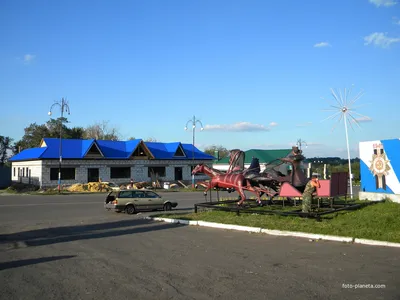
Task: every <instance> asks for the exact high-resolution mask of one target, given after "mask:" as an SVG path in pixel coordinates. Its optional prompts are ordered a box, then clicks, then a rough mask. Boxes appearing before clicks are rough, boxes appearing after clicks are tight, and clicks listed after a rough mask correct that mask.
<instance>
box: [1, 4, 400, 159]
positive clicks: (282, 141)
mask: <svg viewBox="0 0 400 300" xmlns="http://www.w3.org/2000/svg"><path fill="white" fill-rule="evenodd" d="M0 38H1V41H2V47H0V69H1V72H0V82H1V89H0V99H1V103H2V105H1V106H2V116H1V118H0V135H5V136H10V137H12V138H14V140H19V139H20V138H21V137H22V136H23V134H24V128H25V127H27V126H28V125H29V124H30V123H34V122H36V123H38V124H43V123H45V122H46V121H47V120H48V118H49V116H48V115H47V112H48V110H49V108H50V106H51V105H52V104H53V103H54V101H56V100H60V99H61V98H62V97H64V98H66V99H67V100H68V101H69V106H70V110H71V115H70V116H69V117H68V119H69V121H70V122H71V123H70V126H82V127H86V126H88V125H92V124H94V123H96V122H101V121H108V122H109V125H110V126H112V127H115V128H117V129H118V130H119V132H120V133H121V136H122V139H127V138H129V137H131V136H134V137H136V138H143V139H146V138H155V139H157V140H159V141H162V142H172V141H181V142H185V143H191V142H192V132H191V130H189V131H185V130H184V127H185V125H186V123H187V121H188V120H191V119H192V117H193V116H196V119H198V120H200V121H201V123H202V124H203V126H204V128H205V130H203V131H200V130H199V129H200V128H197V130H196V145H197V146H198V147H199V148H200V149H204V147H206V146H210V145H222V146H224V147H226V148H227V149H232V148H240V149H243V150H247V149H251V148H257V149H276V148H289V147H290V146H291V145H292V144H295V143H296V141H297V140H298V139H302V140H304V141H306V143H307V145H308V147H307V148H306V149H304V153H305V155H306V156H309V157H310V156H341V157H347V154H346V138H345V130H344V123H343V122H341V123H340V124H338V126H337V127H336V128H335V129H334V130H333V131H332V128H333V126H334V125H335V124H336V123H337V121H336V120H326V121H323V120H324V119H325V118H327V117H329V116H330V115H332V114H333V113H335V111H323V110H324V109H328V108H330V106H331V105H333V106H338V104H337V102H336V100H335V99H334V97H333V96H332V95H331V90H330V89H331V88H335V89H338V90H341V91H342V93H344V89H345V88H347V89H350V88H352V93H351V95H350V96H348V103H350V102H351V99H353V98H354V97H355V96H356V95H357V94H358V93H359V92H360V91H364V94H363V96H362V97H361V98H360V99H359V100H357V101H356V104H357V105H362V106H361V107H359V108H358V107H357V108H356V112H358V113H360V114H362V115H365V116H367V117H368V118H363V117H362V116H361V115H354V117H355V118H357V119H358V120H360V121H362V122H360V123H359V124H360V126H361V129H360V128H358V127H357V126H356V125H353V126H354V130H352V129H351V128H349V143H350V149H351V155H352V157H354V156H358V143H359V142H360V141H369V140H376V139H390V138H399V134H398V128H400V126H399V125H400V122H399V118H398V114H399V112H398V107H399V104H397V101H399V100H400V99H399V95H400V91H399V90H400V84H399V82H400V3H396V1H395V0H352V1H348V0H336V1H329V0H326V1H320V0H315V1H295V0H293V1H292V0H287V1H264V0H259V1H258V0H254V1H235V0H229V1H225V0H221V1H215V0H212V1H207V0H204V1H194V0H193V1H191V0H189V1H187V0H185V1H184V0H181V1H164V0H160V1H152V0H146V1H128V0H125V1H122V0H121V1H99V0H96V1H94V0H93V1H92V0H88V1H74V0H70V1H18V0H14V1H11V0H5V1H2V2H1V4H0ZM342 96H343V94H342ZM322 98H324V99H322ZM354 106H356V105H354ZM334 109H336V108H334ZM58 115H59V113H58V114H57V113H56V114H55V115H54V117H57V116H58ZM189 125H191V124H190V123H189Z"/></svg>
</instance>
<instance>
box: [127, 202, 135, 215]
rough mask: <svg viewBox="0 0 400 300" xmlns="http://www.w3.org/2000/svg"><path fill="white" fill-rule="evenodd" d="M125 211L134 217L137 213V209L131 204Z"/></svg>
mask: <svg viewBox="0 0 400 300" xmlns="http://www.w3.org/2000/svg"><path fill="white" fill-rule="evenodd" d="M125 211H126V213H127V214H129V215H132V214H134V213H135V212H136V209H135V207H134V206H133V205H132V204H130V205H128V206H127V207H126V208H125Z"/></svg>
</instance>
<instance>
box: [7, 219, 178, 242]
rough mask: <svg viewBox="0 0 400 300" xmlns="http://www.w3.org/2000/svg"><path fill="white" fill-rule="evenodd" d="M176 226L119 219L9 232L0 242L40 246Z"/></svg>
mask: <svg viewBox="0 0 400 300" xmlns="http://www.w3.org/2000/svg"><path fill="white" fill-rule="evenodd" d="M177 226H184V225H178V224H165V223H155V222H154V221H152V220H146V219H135V220H121V221H117V222H109V223H98V224H88V225H75V226H63V227H53V228H44V229H37V230H30V231H23V232H18V233H11V234H2V235H0V243H10V242H11V243H15V242H21V241H23V242H24V243H25V244H26V246H28V247H29V246H42V245H49V244H56V243H65V242H71V241H77V240H86V239H98V238H105V237H113V236H120V235H127V234H134V233H143V232H149V231H157V230H164V229H169V228H176V227H177ZM124 227H127V228H124ZM122 228H123V229H122ZM116 229H118V230H116Z"/></svg>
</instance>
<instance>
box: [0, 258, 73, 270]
mask: <svg viewBox="0 0 400 300" xmlns="http://www.w3.org/2000/svg"><path fill="white" fill-rule="evenodd" d="M72 257H76V255H60V256H49V257H40V258H30V259H21V260H14V261H9V262H5V263H0V271H2V270H6V269H13V268H19V267H23V266H29V265H36V264H40V263H44V262H49V261H54V260H60V259H66V258H72Z"/></svg>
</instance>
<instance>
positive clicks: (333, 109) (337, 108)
mask: <svg viewBox="0 0 400 300" xmlns="http://www.w3.org/2000/svg"><path fill="white" fill-rule="evenodd" d="M331 107H333V108H324V109H321V110H322V111H338V110H342V108H341V107H339V106H334V105H331Z"/></svg>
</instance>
